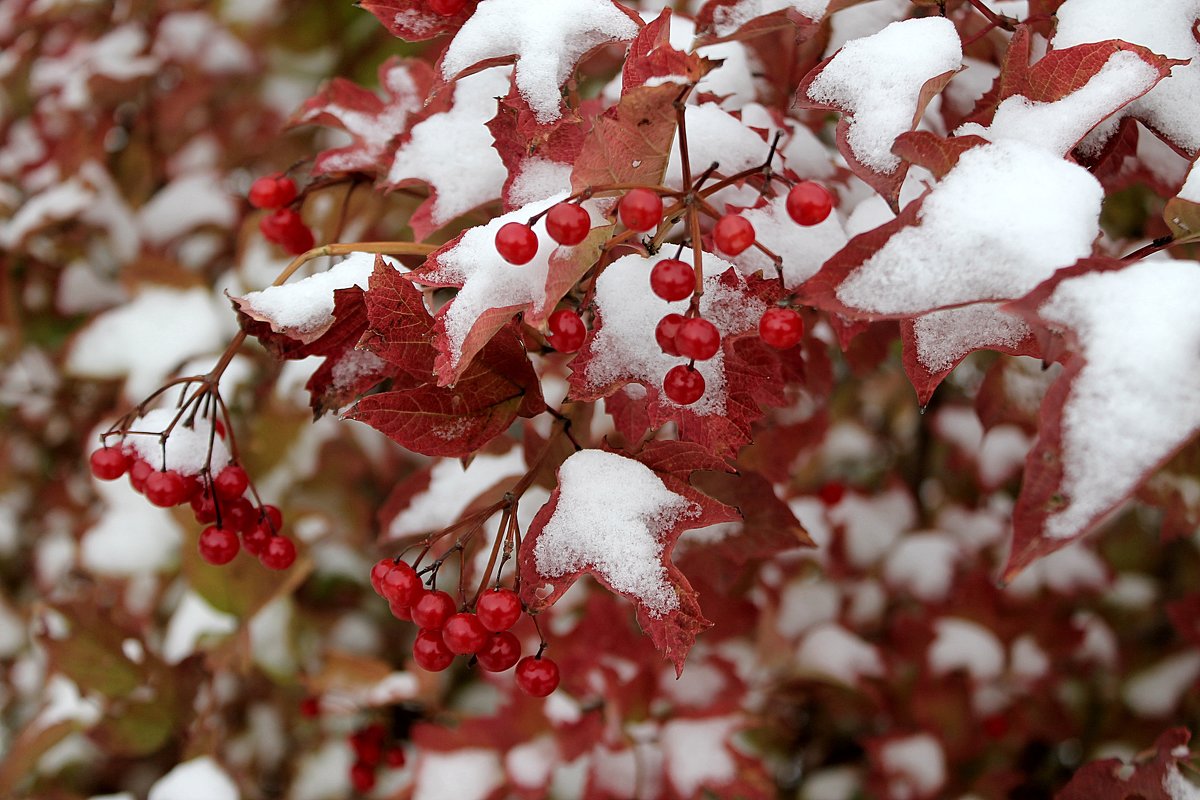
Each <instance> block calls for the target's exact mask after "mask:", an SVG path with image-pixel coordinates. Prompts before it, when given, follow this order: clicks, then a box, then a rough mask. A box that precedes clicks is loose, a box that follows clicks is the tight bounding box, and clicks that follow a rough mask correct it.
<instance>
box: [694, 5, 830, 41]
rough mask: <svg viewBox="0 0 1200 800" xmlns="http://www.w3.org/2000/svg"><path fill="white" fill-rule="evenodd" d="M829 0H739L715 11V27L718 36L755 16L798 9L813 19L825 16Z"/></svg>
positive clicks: (733, 29)
mask: <svg viewBox="0 0 1200 800" xmlns="http://www.w3.org/2000/svg"><path fill="white" fill-rule="evenodd" d="M828 6H829V0H738V2H736V3H734V4H733V5H729V6H721V7H719V8H717V9H716V11H715V12H714V13H713V29H714V32H715V33H716V34H717V35H718V36H727V35H729V34H731V33H733V32H734V31H736V30H737V29H738V28H740V27H742V26H743V25H745V24H746V23H747V22H749V21H750V20H752V19H754V18H755V17H761V16H762V15H763V14H770V13H771V12H773V11H785V10H791V11H797V12H799V13H800V14H803V15H804V16H806V17H808V18H809V19H812V20H820V19H821V18H822V17H824V16H825V9H826V8H827V7H828Z"/></svg>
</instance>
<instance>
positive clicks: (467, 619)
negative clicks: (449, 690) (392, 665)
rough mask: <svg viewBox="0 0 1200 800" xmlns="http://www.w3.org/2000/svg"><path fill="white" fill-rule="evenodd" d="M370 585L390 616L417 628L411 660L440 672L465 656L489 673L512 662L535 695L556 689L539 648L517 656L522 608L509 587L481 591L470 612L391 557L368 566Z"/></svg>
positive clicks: (554, 670)
mask: <svg viewBox="0 0 1200 800" xmlns="http://www.w3.org/2000/svg"><path fill="white" fill-rule="evenodd" d="M371 586H372V587H374V589H375V592H376V593H377V594H379V596H381V597H383V598H384V599H385V600H387V601H388V605H389V607H390V608H391V610H392V614H393V615H395V616H396V617H397V618H398V619H403V620H411V621H412V622H413V623H415V624H416V625H417V626H418V628H419V631H418V632H417V638H416V640H415V641H414V642H413V661H414V662H416V664H417V666H419V667H421V668H422V669H424V670H428V671H429V672H441V671H442V670H444V669H446V668H447V667H449V666H450V665H451V664H452V663H453V662H454V657H455V656H469V657H471V658H472V661H473V662H474V663H477V664H479V666H480V667H482V668H483V669H485V670H487V671H488V672H504V671H506V670H509V669H511V668H512V667H514V666H515V667H516V668H517V669H516V680H517V686H519V687H520V688H521V690H522V691H524V692H525V693H526V694H530V695H533V696H534V697H545V696H546V695H548V694H550V693H551V692H553V691H554V690H555V688H557V686H558V665H557V664H555V663H554V661H553V660H551V659H549V658H546V657H543V656H542V654H541V651H540V650H539V651H538V654H537V655H535V656H526V657H524V658H521V642H520V640H519V639H517V637H516V636H515V635H514V634H513V633H512V631H511V628H512V627H513V626H514V625H515V624H516V623H517V620H519V619H520V618H521V614H522V613H523V609H522V608H521V601H520V599H519V598H518V597H517V594H516V592H514V591H513V590H511V589H506V588H502V587H497V588H493V589H491V590H489V591H485V592H482V593H481V594H480V595H479V597H478V599H477V600H476V602H475V609H474V611H473V612H472V611H469V610H467V609H465V608H463V609H461V610H459V609H458V608H457V606H456V604H455V602H454V598H453V597H451V596H450V595H449V594H448V593H447V592H443V591H440V590H438V589H432V588H430V589H426V588H425V586H424V584H423V583H422V581H421V577H420V576H419V575H418V574H417V571H416V570H415V569H413V567H412V566H411V565H410V564H408V563H407V562H404V561H400V560H398V559H390V558H385V559H382V560H381V561H379V562H378V563H376V564H375V566H374V567H373V568H372V569H371Z"/></svg>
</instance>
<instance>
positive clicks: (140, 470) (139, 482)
mask: <svg viewBox="0 0 1200 800" xmlns="http://www.w3.org/2000/svg"><path fill="white" fill-rule="evenodd" d="M154 471H155V470H154V467H152V466H150V462H149V461H146V460H145V459H143V458H135V459H134V460H133V463H132V464H130V465H129V485H130V486H132V487H133V490H134V491H135V492H143V491H145V490H146V479H147V478H149V477H150V476H151V475H152V474H154Z"/></svg>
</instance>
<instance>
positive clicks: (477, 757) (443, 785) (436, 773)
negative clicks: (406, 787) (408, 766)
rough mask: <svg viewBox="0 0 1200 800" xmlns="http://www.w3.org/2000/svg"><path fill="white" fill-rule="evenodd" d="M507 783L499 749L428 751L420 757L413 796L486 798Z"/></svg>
mask: <svg viewBox="0 0 1200 800" xmlns="http://www.w3.org/2000/svg"><path fill="white" fill-rule="evenodd" d="M503 783H504V768H503V766H502V765H501V763H500V756H499V755H498V754H497V753H496V752H495V751H492V750H482V749H474V748H463V749H461V750H455V751H452V752H447V753H438V752H433V751H427V752H424V753H422V754H421V755H420V757H419V759H418V761H417V766H416V775H415V777H414V779H413V784H414V786H415V787H416V788H415V791H414V793H413V800H484V798H486V797H490V796H491V794H492V792H494V791H496V789H498V788H500V786H502V785H503Z"/></svg>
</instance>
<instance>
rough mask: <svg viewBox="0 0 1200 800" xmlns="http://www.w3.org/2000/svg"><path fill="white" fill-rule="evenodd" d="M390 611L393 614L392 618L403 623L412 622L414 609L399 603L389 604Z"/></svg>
mask: <svg viewBox="0 0 1200 800" xmlns="http://www.w3.org/2000/svg"><path fill="white" fill-rule="evenodd" d="M388 611H391V612H392V616H393V617H395V618H396V619H398V620H400V621H401V622H411V621H412V608H410V607H409V606H402V605H400V604H399V603H388Z"/></svg>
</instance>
